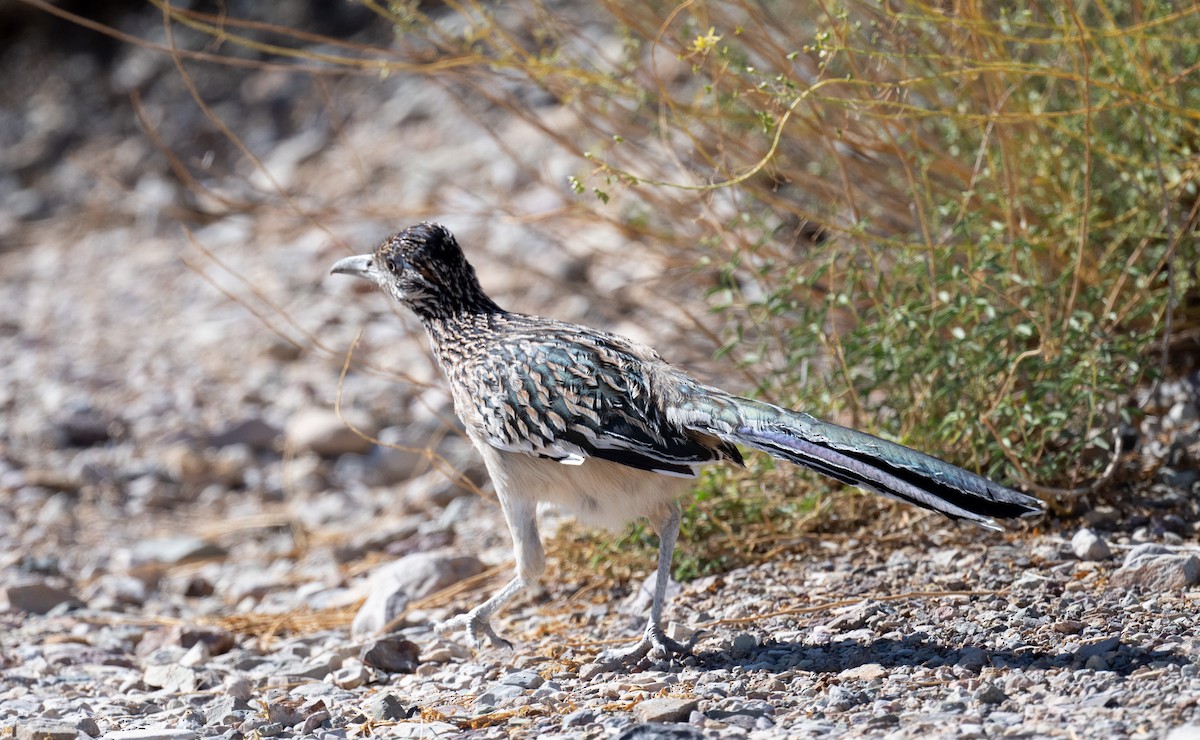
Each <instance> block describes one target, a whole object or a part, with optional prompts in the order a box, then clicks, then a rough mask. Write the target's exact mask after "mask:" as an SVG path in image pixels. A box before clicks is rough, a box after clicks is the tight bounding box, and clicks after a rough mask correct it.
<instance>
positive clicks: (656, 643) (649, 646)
mask: <svg viewBox="0 0 1200 740" xmlns="http://www.w3.org/2000/svg"><path fill="white" fill-rule="evenodd" d="M699 636H700V633H699V632H697V633H695V634H693V635H692V636H691V637H690V638H689V639H688V641H687V643H686V644H685V643H680V642H676V641H675V640H672V639H671V638H669V637H667V636H666V634H664V633H663V631H662V627H659V626H658V625H657V624H650V625H647V627H646V631H645V632H644V633H642V639H641V640H638V642H637V644H635V645H633V646H632V647H627V648H614V649H612V650H605V651H604V652H602V653H600V655H599V657H597V658H596V662H597V663H602V664H612V665H632V664H634V663H637V662H638V661H640V660H641V659H642V658H645V657H646V656H647V655H649V656H651V657H652V658H671V657H674V656H677V655H678V656H684V655H691V654H692V647H694V646H695V644H696V639H697V638H698V637H699Z"/></svg>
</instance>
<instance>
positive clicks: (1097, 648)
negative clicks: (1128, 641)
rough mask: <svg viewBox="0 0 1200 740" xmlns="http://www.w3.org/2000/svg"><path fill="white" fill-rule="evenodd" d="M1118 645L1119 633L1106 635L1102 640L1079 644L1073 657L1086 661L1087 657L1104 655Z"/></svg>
mask: <svg viewBox="0 0 1200 740" xmlns="http://www.w3.org/2000/svg"><path fill="white" fill-rule="evenodd" d="M1120 646H1121V636H1120V635H1113V636H1112V637H1106V638H1104V639H1103V640H1097V641H1096V642H1091V643H1088V644H1086V645H1083V646H1081V647H1080V648H1079V649H1078V650H1076V651H1075V659H1076V660H1079V661H1083V662H1085V663H1086V662H1087V661H1088V659H1090V658H1093V657H1096V656H1100V657H1104V656H1105V655H1108V654H1109V653H1112V652H1114V651H1115V650H1116V649H1117V648H1119V647H1120Z"/></svg>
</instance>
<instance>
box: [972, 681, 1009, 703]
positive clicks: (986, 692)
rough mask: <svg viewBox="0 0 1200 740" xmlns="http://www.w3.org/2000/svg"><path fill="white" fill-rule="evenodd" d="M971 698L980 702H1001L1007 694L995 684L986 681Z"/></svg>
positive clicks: (1006, 697)
mask: <svg viewBox="0 0 1200 740" xmlns="http://www.w3.org/2000/svg"><path fill="white" fill-rule="evenodd" d="M972 698H974V699H975V701H977V702H979V703H980V704H1002V703H1004V701H1005V700H1006V699H1008V695H1007V694H1005V693H1004V690H1003V689H1001V688H1000V687H999V686H997V685H996V684H994V683H986V684H984V685H983V686H981V687H979V690H978V691H976V692H975V695H974V697H972Z"/></svg>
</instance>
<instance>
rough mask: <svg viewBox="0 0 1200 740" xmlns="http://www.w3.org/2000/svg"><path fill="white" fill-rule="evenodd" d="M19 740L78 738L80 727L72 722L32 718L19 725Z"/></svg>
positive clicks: (65, 739) (64, 739)
mask: <svg viewBox="0 0 1200 740" xmlns="http://www.w3.org/2000/svg"><path fill="white" fill-rule="evenodd" d="M16 730H17V733H16V734H17V740H76V739H77V738H78V737H79V732H80V730H79V728H78V727H76V726H75V725H73V724H71V723H70V722H59V721H56V720H49V719H31V720H29V721H27V722H22V723H20V724H18V725H17V727H16Z"/></svg>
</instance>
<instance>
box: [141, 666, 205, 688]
mask: <svg viewBox="0 0 1200 740" xmlns="http://www.w3.org/2000/svg"><path fill="white" fill-rule="evenodd" d="M142 682H143V683H145V684H146V685H147V686H153V687H155V688H160V689H166V690H167V691H175V692H184V693H187V692H191V691H195V690H196V689H197V688H199V685H200V679H199V677H198V676H197V674H196V671H194V670H192V669H191V668H188V667H187V666H182V665H179V664H178V663H152V664H150V665H148V666H146V670H145V671H144V672H143V673H142Z"/></svg>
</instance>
